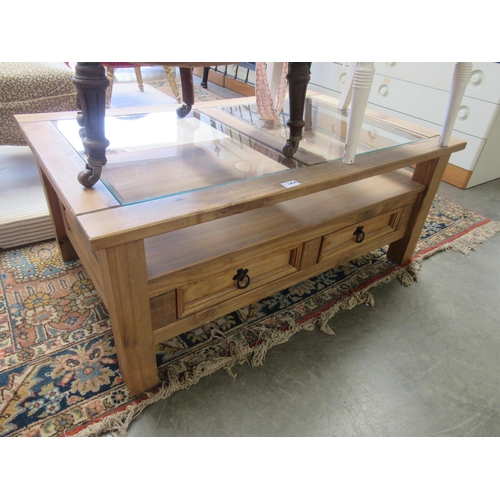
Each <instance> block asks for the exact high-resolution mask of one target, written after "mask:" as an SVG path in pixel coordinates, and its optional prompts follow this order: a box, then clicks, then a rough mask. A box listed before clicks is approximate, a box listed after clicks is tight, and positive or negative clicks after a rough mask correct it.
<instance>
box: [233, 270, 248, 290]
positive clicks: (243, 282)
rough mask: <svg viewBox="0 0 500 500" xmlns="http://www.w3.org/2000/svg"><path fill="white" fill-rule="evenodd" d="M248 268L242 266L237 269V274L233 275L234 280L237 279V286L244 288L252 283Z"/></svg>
mask: <svg viewBox="0 0 500 500" xmlns="http://www.w3.org/2000/svg"><path fill="white" fill-rule="evenodd" d="M247 273H248V269H243V268H240V269H238V270H237V271H236V274H235V275H234V276H233V280H235V281H236V286H237V287H238V288H239V289H240V290H243V289H244V288H246V287H247V286H248V285H250V276H248V274H247Z"/></svg>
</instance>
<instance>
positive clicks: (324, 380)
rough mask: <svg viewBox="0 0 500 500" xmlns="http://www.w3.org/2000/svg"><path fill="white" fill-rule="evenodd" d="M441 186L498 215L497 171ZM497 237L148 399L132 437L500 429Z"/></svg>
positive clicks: (438, 258) (432, 262) (440, 258)
mask: <svg viewBox="0 0 500 500" xmlns="http://www.w3.org/2000/svg"><path fill="white" fill-rule="evenodd" d="M154 71H156V70H154ZM160 71H161V68H160ZM144 73H145V74H144V79H145V82H146V83H147V78H148V75H153V76H154V72H151V73H149V72H148V71H146V72H144ZM123 78H124V80H122V81H126V78H128V76H127V75H124V76H123ZM132 78H133V77H132ZM117 87H118V86H117ZM214 87H215V86H214V85H213V84H211V88H212V90H213V89H214ZM219 90H220V88H219ZM222 91H224V92H226V95H227V96H229V95H230V94H231V93H230V92H229V94H228V93H227V91H225V90H222ZM115 97H116V98H115V101H114V104H113V105H118V106H120V105H121V104H120V95H119V93H116V94H115ZM147 98H149V97H147ZM124 99H125V100H126V99H127V97H124ZM144 99H146V97H144ZM139 100H140V99H139ZM139 104H141V103H139ZM126 105H129V104H126ZM440 192H441V193H443V194H445V195H447V196H449V197H450V198H452V199H454V200H455V201H457V202H460V203H462V204H464V205H466V206H469V207H470V208H473V209H474V210H477V211H479V212H481V213H482V214H484V215H487V216H489V217H491V218H492V219H493V220H499V221H500V194H499V193H500V180H495V181H492V182H489V183H487V184H483V185H480V186H476V187H474V188H471V189H468V190H461V189H458V188H455V187H453V186H451V185H448V184H444V183H443V184H442V185H441V187H440ZM499 243H500V234H497V235H496V236H494V237H493V238H491V239H490V240H488V241H487V242H486V243H485V244H482V245H479V246H478V247H477V249H476V250H475V251H474V252H472V254H471V255H470V256H465V255H463V254H460V253H456V252H452V251H450V252H442V253H439V254H437V255H435V256H433V257H431V258H430V259H428V260H426V261H425V262H424V265H423V268H422V270H421V273H420V276H419V281H418V282H417V283H414V284H413V285H411V286H410V287H404V286H402V285H401V284H400V283H399V281H397V280H396V281H393V282H391V283H389V284H386V285H383V286H381V287H378V288H375V289H372V290H371V292H372V293H373V295H374V297H375V307H367V306H358V307H356V308H354V309H352V310H350V311H341V312H340V313H338V314H337V315H336V316H335V317H334V318H333V319H332V320H331V321H330V323H329V324H330V326H331V328H332V329H333V330H334V331H335V332H336V335H335V336H330V335H326V334H324V333H322V332H320V331H312V332H302V333H299V334H297V335H295V336H294V337H292V339H291V340H290V341H289V342H287V343H286V344H283V345H280V346H277V347H274V348H272V349H271V350H270V351H269V352H268V353H267V355H266V359H265V362H264V365H263V366H262V367H259V368H251V367H250V366H248V365H241V366H237V367H236V368H235V369H234V372H235V373H236V374H237V379H236V380H233V379H232V378H230V377H229V376H228V375H227V374H226V373H225V372H223V371H221V372H217V373H215V374H213V375H212V376H209V377H205V378H204V379H202V380H201V381H200V382H199V383H198V384H197V385H195V386H193V387H191V388H190V389H189V390H184V391H180V392H178V393H175V394H174V395H172V396H171V397H170V398H168V399H166V400H164V401H160V402H158V403H155V404H153V405H151V406H149V407H147V408H146V409H145V410H144V411H143V412H142V414H141V415H140V416H139V417H138V418H137V419H136V420H135V421H134V422H132V424H131V426H130V428H129V436H151V437H154V436H221V437H222V436H242V437H244V436H323V437H324V436H500V389H499V387H500V370H499V366H500V310H499V307H498V304H499V302H498V299H499V297H500V279H499V270H500V252H499V251H498V250H499Z"/></svg>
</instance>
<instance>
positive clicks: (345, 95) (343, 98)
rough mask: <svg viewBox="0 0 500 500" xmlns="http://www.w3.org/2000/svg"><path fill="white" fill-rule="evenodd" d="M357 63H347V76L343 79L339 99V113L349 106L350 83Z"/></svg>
mask: <svg viewBox="0 0 500 500" xmlns="http://www.w3.org/2000/svg"><path fill="white" fill-rule="evenodd" d="M357 65H358V63H355V62H352V63H349V69H348V70H347V75H346V77H345V81H344V86H343V87H342V93H341V94H340V98H339V109H340V111H345V110H346V109H347V108H348V107H349V104H350V103H351V96H352V81H353V79H354V72H355V71H356V66H357Z"/></svg>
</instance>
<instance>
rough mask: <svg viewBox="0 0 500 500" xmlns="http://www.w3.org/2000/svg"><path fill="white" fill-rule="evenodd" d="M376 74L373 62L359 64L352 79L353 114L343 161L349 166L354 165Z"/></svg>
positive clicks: (348, 127)
mask: <svg viewBox="0 0 500 500" xmlns="http://www.w3.org/2000/svg"><path fill="white" fill-rule="evenodd" d="M374 74H375V65H374V64H373V63H372V62H359V63H358V64H357V66H356V69H355V71H354V75H353V79H352V99H351V112H350V114H349V121H348V125H347V137H346V144H345V150H344V159H343V161H344V163H347V164H352V163H354V158H355V156H356V149H357V147H358V142H359V136H360V133H361V127H362V125H363V119H364V117H365V112H366V105H367V104H368V97H369V96H370V89H371V86H372V82H373V75H374Z"/></svg>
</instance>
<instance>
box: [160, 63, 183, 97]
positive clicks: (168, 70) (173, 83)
mask: <svg viewBox="0 0 500 500" xmlns="http://www.w3.org/2000/svg"><path fill="white" fill-rule="evenodd" d="M163 67H164V68H165V73H166V74H167V80H168V83H169V84H170V88H171V89H172V92H173V93H174V97H175V99H176V100H177V102H181V94H180V92H179V88H178V87H177V82H176V81H175V75H174V72H173V71H172V68H171V67H170V66H163Z"/></svg>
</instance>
